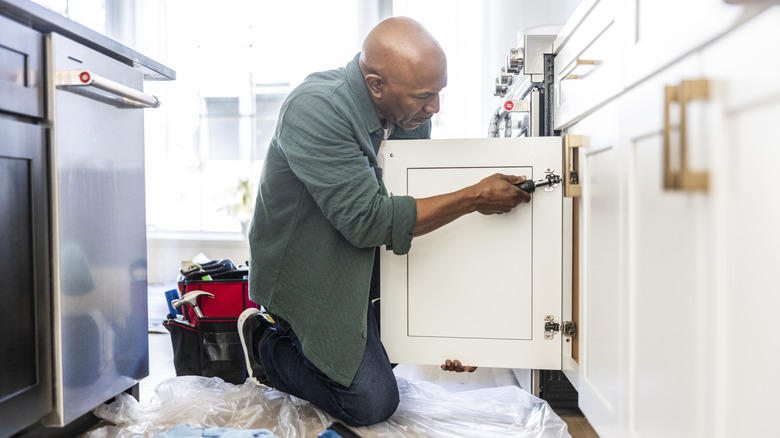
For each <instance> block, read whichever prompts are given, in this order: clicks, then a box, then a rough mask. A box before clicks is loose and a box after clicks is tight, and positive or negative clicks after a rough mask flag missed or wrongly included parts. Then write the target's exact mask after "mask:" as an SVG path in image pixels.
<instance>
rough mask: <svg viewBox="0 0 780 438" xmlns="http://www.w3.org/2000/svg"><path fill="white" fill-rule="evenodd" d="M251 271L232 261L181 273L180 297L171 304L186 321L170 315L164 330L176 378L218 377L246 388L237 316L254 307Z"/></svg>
mask: <svg viewBox="0 0 780 438" xmlns="http://www.w3.org/2000/svg"><path fill="white" fill-rule="evenodd" d="M248 278H249V270H248V268H243V267H236V266H235V265H234V264H233V262H231V261H230V260H212V261H210V262H208V263H204V264H200V265H193V266H191V267H189V268H188V269H186V270H181V271H180V275H179V277H178V293H179V297H178V298H176V299H173V300H171V301H170V304H171V307H172V308H173V309H175V310H178V309H182V317H179V318H177V317H176V316H175V315H173V316H172V315H168V319H167V320H166V321H165V322H163V326H164V327H165V328H166V329H167V330H168V331H169V332H170V334H171V344H172V346H173V365H174V368H175V369H176V375H177V376H188V375H196V376H204V377H219V378H221V379H223V380H224V381H226V382H230V383H234V384H240V383H244V381H245V380H246V378H247V376H248V373H247V371H246V361H245V360H244V351H243V348H242V346H241V338H240V337H239V335H238V328H237V321H238V316H239V315H240V314H241V312H243V311H244V310H245V309H247V308H249V307H255V308H257V307H259V306H258V305H257V304H256V303H254V302H252V301H251V300H250V299H249V290H248Z"/></svg>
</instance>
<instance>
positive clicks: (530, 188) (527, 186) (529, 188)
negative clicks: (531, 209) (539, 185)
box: [515, 179, 536, 193]
mask: <svg viewBox="0 0 780 438" xmlns="http://www.w3.org/2000/svg"><path fill="white" fill-rule="evenodd" d="M515 187H517V188H518V189H520V190H522V191H524V192H527V193H533V192H534V191H536V183H534V182H533V180H530V179H527V180H525V181H523V182H521V183H520V184H515Z"/></svg>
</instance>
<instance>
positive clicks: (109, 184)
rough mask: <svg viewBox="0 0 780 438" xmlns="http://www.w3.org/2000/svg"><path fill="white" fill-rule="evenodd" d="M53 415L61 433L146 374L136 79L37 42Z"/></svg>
mask: <svg viewBox="0 0 780 438" xmlns="http://www.w3.org/2000/svg"><path fill="white" fill-rule="evenodd" d="M46 48H47V59H48V69H49V70H48V72H47V73H48V74H49V77H53V78H54V81H53V84H52V81H49V82H50V84H51V85H49V87H50V89H49V90H48V93H47V96H48V100H47V106H48V118H49V120H51V123H52V129H51V130H50V133H51V138H50V142H49V144H50V146H51V148H50V151H49V159H50V164H49V169H50V172H51V174H50V181H51V182H50V184H51V234H52V280H53V281H52V289H53V291H52V293H53V296H52V302H53V314H54V317H53V327H54V328H53V337H54V342H53V344H54V375H55V380H54V393H55V398H54V401H55V408H54V411H53V413H52V414H50V415H49V416H48V417H47V418H46V420H45V422H46V424H49V425H65V424H67V423H69V422H71V421H72V420H74V419H76V418H78V417H80V416H81V415H83V414H85V413H87V412H89V411H90V410H91V409H93V408H94V407H95V406H97V405H99V404H100V403H103V402H105V401H107V400H109V399H111V398H112V397H114V396H116V395H117V394H119V393H121V392H124V391H126V390H128V389H129V388H133V387H134V385H136V383H137V382H138V380H139V379H141V378H143V377H145V376H147V375H148V374H149V360H148V359H149V357H148V337H147V333H148V324H147V282H146V215H145V199H144V197H145V195H144V122H143V111H142V110H141V108H144V107H156V106H157V105H158V104H159V103H158V101H157V99H156V98H155V97H153V96H149V95H145V94H144V93H143V92H142V91H141V90H142V88H143V74H142V73H141V72H140V71H139V70H137V69H134V68H133V67H132V66H129V65H126V64H123V63H121V62H119V61H116V60H114V59H112V58H109V57H108V56H105V55H103V54H101V53H98V52H96V51H94V50H92V49H89V48H87V47H85V46H82V45H80V44H78V43H75V42H73V41H72V40H70V39H68V38H65V37H63V36H61V35H57V34H52V35H51V36H50V37H48V38H47V44H46Z"/></svg>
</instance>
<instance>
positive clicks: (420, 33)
mask: <svg viewBox="0 0 780 438" xmlns="http://www.w3.org/2000/svg"><path fill="white" fill-rule="evenodd" d="M446 62H447V61H446V57H445V56H444V51H443V50H442V49H441V46H439V43H438V41H436V39H435V38H434V37H433V35H431V34H430V33H428V31H427V30H426V29H425V28H424V27H423V26H422V25H421V24H420V23H418V22H417V21H415V20H413V19H411V18H408V17H392V18H388V19H386V20H384V21H382V22H381V23H379V24H378V25H376V27H374V28H373V29H372V30H371V32H369V34H368V36H367V37H366V39H365V41H364V42H363V50H362V51H361V53H360V64H361V68H363V69H365V71H364V74H366V73H377V74H380V75H384V76H394V75H395V74H397V73H398V70H399V68H401V69H403V70H408V69H409V68H412V69H414V70H418V71H419V70H420V69H421V68H423V69H426V70H428V69H430V66H431V65H437V64H438V65H445V66H446Z"/></svg>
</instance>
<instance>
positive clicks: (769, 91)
mask: <svg viewBox="0 0 780 438" xmlns="http://www.w3.org/2000/svg"><path fill="white" fill-rule="evenodd" d="M778 23H780V7H777V6H775V7H773V8H771V9H769V10H767V11H766V12H765V13H763V14H762V15H760V16H758V17H756V18H755V19H753V20H751V21H749V22H747V23H745V25H744V26H742V27H740V28H739V29H737V30H735V31H734V32H732V33H731V34H730V35H729V36H728V37H727V38H724V39H723V40H721V41H718V42H716V43H715V44H713V45H712V46H711V47H709V48H707V49H706V50H704V51H703V52H702V56H701V58H702V62H701V64H702V65H703V69H704V75H703V76H704V77H706V78H707V79H709V80H710V81H711V83H712V84H713V86H714V87H716V90H715V91H716V96H715V98H714V100H715V102H716V103H719V104H720V105H721V107H722V108H721V111H722V114H723V119H722V121H721V123H718V124H717V125H714V126H711V127H709V128H710V129H713V130H714V131H715V135H716V138H715V140H717V144H716V145H715V146H716V147H717V148H718V149H719V150H720V151H721V153H720V157H721V160H720V162H719V163H718V165H717V169H718V170H720V173H719V174H720V177H718V178H715V179H714V180H713V181H712V183H713V192H714V193H717V194H718V196H719V200H720V202H719V204H718V205H717V210H716V212H715V214H716V216H717V217H718V218H719V227H718V229H717V230H716V232H717V236H718V239H719V243H718V257H717V269H716V275H715V277H714V282H715V284H716V285H717V288H716V289H715V290H713V291H711V292H708V295H710V298H709V299H710V300H712V301H713V302H714V303H715V305H714V306H713V307H714V308H713V313H714V314H715V315H717V317H718V320H717V323H716V324H714V325H713V326H711V327H710V328H711V331H710V332H709V336H710V337H712V338H714V339H716V340H717V343H716V347H717V350H716V351H717V353H716V356H715V357H714V360H713V362H712V366H713V368H714V369H715V375H714V376H713V377H714V379H713V386H714V387H715V394H716V395H717V399H718V403H717V406H716V407H715V409H713V412H712V414H711V418H712V419H713V423H714V428H715V432H716V433H713V434H711V435H709V436H718V437H734V436H761V435H766V434H767V433H768V434H770V435H771V434H772V433H773V432H767V431H771V430H774V429H775V428H776V426H775V423H776V420H775V416H776V415H777V406H778V402H777V395H778V394H779V393H780V366H779V365H778V363H779V362H780V348H778V342H777V339H776V334H775V330H776V326H777V323H776V320H777V313H778V309H780V293H778V292H780V286H778V280H777V269H778V264H777V261H778V256H777V251H778V248H780V227H779V226H778V225H779V224H780V206H778V203H777V200H776V198H777V175H776V171H775V163H778V162H780V147H778V144H777V143H778V142H777V132H776V130H777V124H778V116H780V80H778V77H777V72H778V71H780V57H778V56H777V55H776V53H777V49H776V47H775V45H776V42H777V41H780V27H779V26H778ZM724 59H727V60H728V68H724V65H723V60H724ZM742 73H744V74H742Z"/></svg>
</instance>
